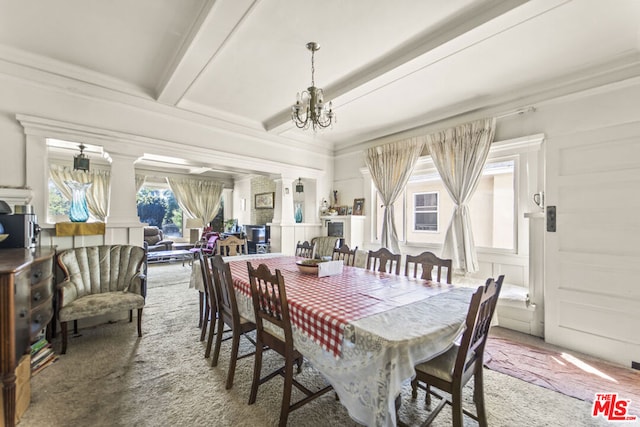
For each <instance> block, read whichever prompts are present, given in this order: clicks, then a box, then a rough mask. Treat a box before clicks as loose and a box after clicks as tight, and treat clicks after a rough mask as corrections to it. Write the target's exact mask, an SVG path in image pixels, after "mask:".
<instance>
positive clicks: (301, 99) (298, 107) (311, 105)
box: [291, 42, 336, 131]
mask: <svg viewBox="0 0 640 427" xmlns="http://www.w3.org/2000/svg"><path fill="white" fill-rule="evenodd" d="M307 49H309V50H310V51H311V86H310V87H308V88H307V90H305V91H304V92H302V94H300V93H298V94H297V96H296V103H295V104H293V105H292V106H291V120H293V122H294V123H295V124H296V126H297V127H298V128H300V129H308V128H309V126H311V127H313V130H314V131H315V130H318V129H323V128H326V127H329V126H331V125H332V124H333V123H334V122H335V121H336V115H335V113H334V112H333V110H332V103H331V102H329V104H328V105H327V104H325V103H324V102H323V98H324V93H323V92H322V89H321V88H318V87H316V83H315V79H314V73H315V64H314V54H315V52H316V51H317V50H319V49H320V45H319V44H318V43H316V42H309V43H307Z"/></svg>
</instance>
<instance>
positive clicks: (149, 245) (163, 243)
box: [144, 226, 173, 252]
mask: <svg viewBox="0 0 640 427" xmlns="http://www.w3.org/2000/svg"><path fill="white" fill-rule="evenodd" d="M144 248H145V249H146V250H147V251H148V252H154V251H170V250H171V249H172V248H173V241H172V240H169V239H165V238H164V233H163V232H162V230H160V229H159V228H158V227H155V226H147V227H144Z"/></svg>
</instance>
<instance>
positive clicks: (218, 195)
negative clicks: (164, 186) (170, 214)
mask: <svg viewBox="0 0 640 427" xmlns="http://www.w3.org/2000/svg"><path fill="white" fill-rule="evenodd" d="M167 182H168V183H169V187H170V188H171V191H173V195H174V196H175V197H176V201H177V202H178V204H179V205H180V208H181V209H182V210H183V211H184V212H186V213H187V215H188V216H189V217H191V218H195V219H201V220H202V222H203V223H204V224H208V223H210V222H211V221H212V220H213V218H215V216H216V214H217V213H218V210H219V209H220V200H222V184H221V183H219V182H215V181H211V180H198V179H189V178H167Z"/></svg>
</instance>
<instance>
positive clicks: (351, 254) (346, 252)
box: [332, 243, 358, 267]
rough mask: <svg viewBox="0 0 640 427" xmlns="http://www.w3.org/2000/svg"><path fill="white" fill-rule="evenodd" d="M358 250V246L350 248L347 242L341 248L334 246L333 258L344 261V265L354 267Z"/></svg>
mask: <svg viewBox="0 0 640 427" xmlns="http://www.w3.org/2000/svg"><path fill="white" fill-rule="evenodd" d="M357 250H358V247H357V246H356V247H355V248H353V249H349V246H348V245H347V244H346V243H345V244H344V245H342V246H340V247H339V248H334V249H333V256H332V259H333V260H342V261H344V265H348V266H350V267H353V266H354V265H355V262H356V252H357Z"/></svg>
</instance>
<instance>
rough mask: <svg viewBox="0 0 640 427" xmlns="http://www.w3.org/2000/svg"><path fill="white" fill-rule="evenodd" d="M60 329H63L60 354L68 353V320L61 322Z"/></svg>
mask: <svg viewBox="0 0 640 427" xmlns="http://www.w3.org/2000/svg"><path fill="white" fill-rule="evenodd" d="M60 330H61V331H62V351H61V352H60V354H66V353H67V322H60Z"/></svg>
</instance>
